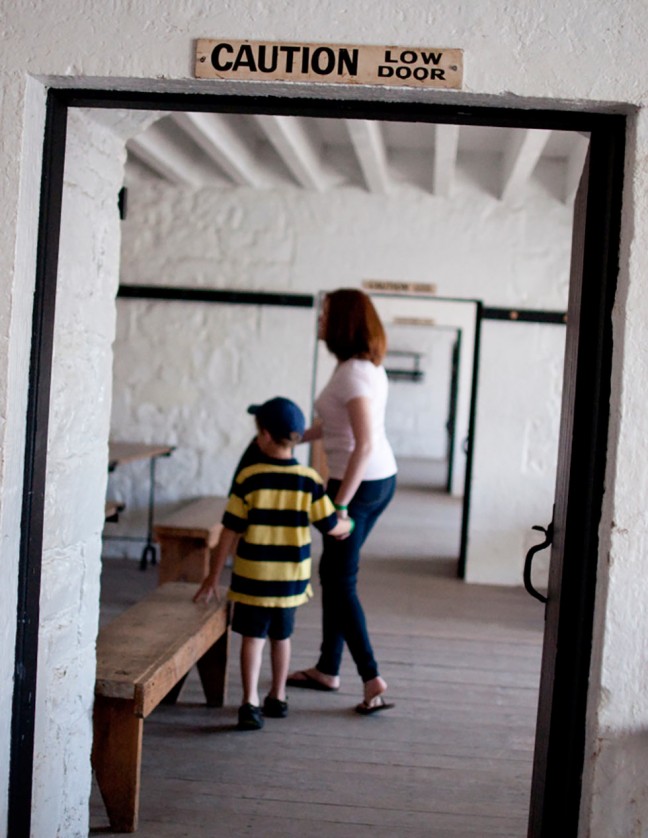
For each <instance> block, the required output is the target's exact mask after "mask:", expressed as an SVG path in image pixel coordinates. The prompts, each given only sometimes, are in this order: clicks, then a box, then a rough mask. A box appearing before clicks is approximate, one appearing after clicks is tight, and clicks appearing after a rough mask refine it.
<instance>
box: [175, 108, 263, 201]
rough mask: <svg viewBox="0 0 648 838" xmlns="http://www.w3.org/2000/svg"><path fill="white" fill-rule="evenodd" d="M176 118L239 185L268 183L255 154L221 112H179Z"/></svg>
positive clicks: (177, 122) (255, 185) (259, 185)
mask: <svg viewBox="0 0 648 838" xmlns="http://www.w3.org/2000/svg"><path fill="white" fill-rule="evenodd" d="M172 118H173V120H174V122H175V123H176V124H177V125H179V126H180V128H182V130H183V131H185V132H186V133H187V134H188V135H189V136H190V137H191V139H192V140H193V141H194V142H195V143H197V145H199V146H200V147H201V148H202V150H203V151H204V152H205V153H206V154H207V155H208V156H209V157H210V158H211V159H212V160H213V161H214V162H215V163H216V164H217V165H218V166H219V167H220V168H221V169H222V170H223V172H225V174H226V175H227V176H228V177H229V178H231V180H232V181H233V182H234V183H236V184H238V185H239V186H252V187H257V188H262V187H263V186H267V184H266V183H265V181H264V178H263V175H262V174H261V172H260V170H259V167H258V165H257V162H256V160H255V159H254V157H253V155H252V154H251V153H250V152H249V151H248V149H247V148H246V147H245V145H244V144H243V143H242V142H241V140H240V138H239V135H238V134H237V133H236V131H235V130H234V129H233V128H232V126H231V125H230V123H229V122H228V121H227V117H226V116H225V115H224V114H220V113H178V114H175V115H174V116H173V117H172Z"/></svg>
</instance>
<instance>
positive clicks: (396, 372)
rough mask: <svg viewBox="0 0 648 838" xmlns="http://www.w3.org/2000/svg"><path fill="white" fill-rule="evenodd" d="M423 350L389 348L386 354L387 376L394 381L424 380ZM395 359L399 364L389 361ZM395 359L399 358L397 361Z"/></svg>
mask: <svg viewBox="0 0 648 838" xmlns="http://www.w3.org/2000/svg"><path fill="white" fill-rule="evenodd" d="M422 357H423V355H422V353H421V352H410V351H407V350H399V349H389V350H388V351H387V354H386V356H385V372H386V373H387V378H390V379H391V380H392V381H416V382H420V381H423V377H424V372H423V370H422V369H421V358H422ZM390 359H394V361H395V363H397V364H398V366H392V365H391V364H390V363H389V362H390ZM395 359H398V361H396V360H395Z"/></svg>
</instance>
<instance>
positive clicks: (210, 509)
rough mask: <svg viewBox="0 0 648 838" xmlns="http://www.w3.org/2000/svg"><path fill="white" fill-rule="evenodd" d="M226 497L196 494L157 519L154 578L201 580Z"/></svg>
mask: <svg viewBox="0 0 648 838" xmlns="http://www.w3.org/2000/svg"><path fill="white" fill-rule="evenodd" d="M226 503H227V498H222V497H216V496H214V495H211V496H208V497H203V498H198V499H197V500H194V501H192V502H191V503H189V504H187V505H186V506H183V507H182V508H181V509H179V510H178V511H177V512H173V513H172V514H171V515H168V516H167V517H166V518H163V519H162V520H161V521H159V522H158V523H157V524H156V525H155V527H154V528H153V530H154V533H155V540H156V541H157V542H158V543H159V545H160V564H159V568H158V581H159V583H160V584H163V583H164V582H196V583H199V582H202V580H203V579H204V578H205V576H206V575H207V571H208V570H209V557H210V554H211V550H212V548H213V547H214V546H215V545H216V542H217V541H218V536H219V535H220V531H221V518H222V517H223V510H224V509H225V504H226Z"/></svg>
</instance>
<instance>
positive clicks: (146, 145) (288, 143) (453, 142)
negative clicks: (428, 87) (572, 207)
mask: <svg viewBox="0 0 648 838" xmlns="http://www.w3.org/2000/svg"><path fill="white" fill-rule="evenodd" d="M127 148H128V152H129V159H130V160H131V162H134V163H135V164H136V165H137V164H144V165H145V166H146V167H147V168H148V169H149V170H152V171H153V172H154V173H155V174H156V175H157V176H158V177H162V178H164V179H166V180H168V181H171V182H172V183H175V184H177V185H179V186H183V187H190V188H204V187H207V186H213V187H223V186H232V185H239V186H246V187H252V188H258V189H264V188H271V187H273V186H285V185H292V186H297V187H301V188H303V189H309V190H313V191H316V192H325V191H328V190H330V189H335V188H338V187H341V186H348V185H353V186H361V187H363V188H365V189H366V190H368V191H369V192H372V193H377V194H389V193H390V192H391V191H393V190H394V189H396V188H398V185H399V184H402V183H406V182H410V183H413V184H414V185H416V186H418V187H419V188H422V189H425V190H427V191H429V192H430V193H432V194H435V195H439V196H444V197H450V196H451V195H452V190H453V185H454V182H455V178H456V175H457V169H458V168H460V167H461V165H462V160H465V159H467V158H468V157H471V158H472V159H473V161H474V158H475V156H478V157H479V158H481V159H482V161H483V165H485V166H488V167H489V168H491V169H492V168H493V167H496V169H497V177H496V178H495V180H494V182H495V183H497V184H498V185H497V187H496V193H497V197H498V198H500V199H502V200H508V199H512V198H515V197H519V196H520V194H521V193H523V190H524V187H525V185H526V184H527V182H528V181H529V179H530V178H532V177H533V176H534V172H535V171H536V169H537V167H538V166H539V165H540V164H541V163H542V162H543V161H553V162H554V163H556V164H557V166H558V168H559V171H560V180H561V183H560V188H559V193H560V194H559V195H558V196H557V197H559V198H560V199H561V200H563V201H565V202H566V203H569V202H570V201H571V200H573V196H574V194H575V191H576V186H577V184H578V179H579V177H580V173H581V171H582V167H583V162H584V160H585V154H586V150H587V139H586V138H585V137H583V136H582V135H580V134H577V133H572V132H564V131H542V130H525V129H519V128H518V129H515V128H514V129H508V128H489V127H473V126H461V127H459V126H455V125H433V124H429V123H420V122H419V123H414V122H407V123H406V122H377V121H367V120H351V119H324V118H315V117H286V116H267V115H264V116H255V115H246V114H203V113H200V114H198V113H196V114H191V113H187V114H172V115H167V116H163V117H162V118H160V119H159V120H157V121H156V122H155V123H153V124H152V125H150V126H149V127H148V128H147V129H146V130H145V131H143V132H142V133H140V134H139V135H137V136H136V137H134V138H133V139H131V140H130V141H129V142H128V144H127Z"/></svg>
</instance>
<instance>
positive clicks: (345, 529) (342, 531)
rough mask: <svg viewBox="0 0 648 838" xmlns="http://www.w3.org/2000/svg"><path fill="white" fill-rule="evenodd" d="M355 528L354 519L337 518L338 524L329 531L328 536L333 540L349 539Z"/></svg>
mask: <svg viewBox="0 0 648 838" xmlns="http://www.w3.org/2000/svg"><path fill="white" fill-rule="evenodd" d="M354 528H355V521H354V520H353V518H349V517H346V518H340V516H339V515H338V516H337V524H336V525H335V526H334V527H333V529H332V530H329V531H328V532H327V533H326V534H327V535H330V536H333V538H339V539H343V538H347V537H348V536H350V535H351V533H352V532H353V530H354Z"/></svg>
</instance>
